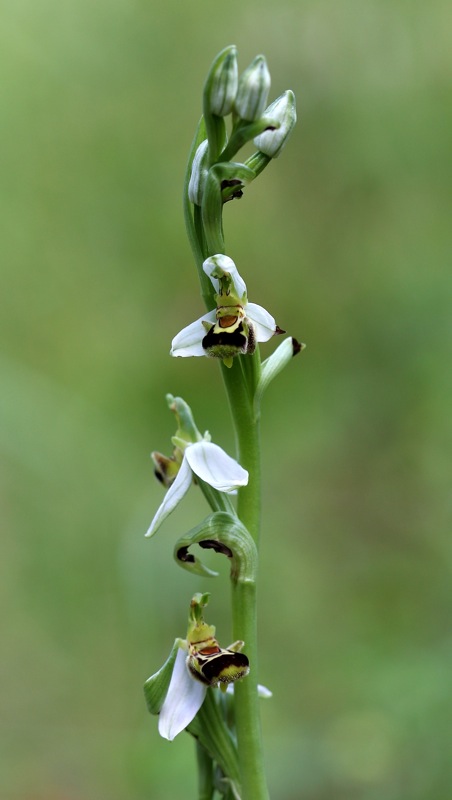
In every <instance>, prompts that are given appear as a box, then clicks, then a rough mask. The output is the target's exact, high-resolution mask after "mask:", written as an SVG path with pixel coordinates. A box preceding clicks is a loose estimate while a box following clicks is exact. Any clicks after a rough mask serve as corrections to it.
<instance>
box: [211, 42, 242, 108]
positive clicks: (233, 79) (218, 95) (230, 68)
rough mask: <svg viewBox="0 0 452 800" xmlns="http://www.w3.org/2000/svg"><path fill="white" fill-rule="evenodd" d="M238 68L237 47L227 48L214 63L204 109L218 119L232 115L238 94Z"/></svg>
mask: <svg viewBox="0 0 452 800" xmlns="http://www.w3.org/2000/svg"><path fill="white" fill-rule="evenodd" d="M237 82H238V68H237V49H236V47H235V45H230V47H225V49H224V50H222V51H221V53H219V54H218V56H217V57H216V59H215V61H214V62H213V64H212V66H211V68H210V72H209V74H208V76H207V80H206V84H205V87H204V109H205V110H206V111H207V112H210V113H211V114H216V115H217V116H218V117H225V116H226V115H227V114H230V113H231V111H232V107H233V104H234V99H235V95H236V93H237Z"/></svg>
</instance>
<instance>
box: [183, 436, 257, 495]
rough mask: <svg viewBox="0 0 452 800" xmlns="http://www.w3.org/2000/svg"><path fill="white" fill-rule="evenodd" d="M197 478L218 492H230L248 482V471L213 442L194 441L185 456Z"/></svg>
mask: <svg viewBox="0 0 452 800" xmlns="http://www.w3.org/2000/svg"><path fill="white" fill-rule="evenodd" d="M185 459H186V460H187V462H188V463H189V465H190V467H191V469H192V471H193V472H194V473H195V475H197V476H198V478H201V480H202V481H205V482H206V483H208V484H209V485H210V486H212V487H213V488H214V489H217V490H218V491H219V492H227V493H232V492H234V491H235V489H237V488H239V487H240V486H246V485H247V483H248V472H247V471H246V469H243V467H241V466H240V464H239V463H238V462H237V461H236V460H235V459H234V458H231V456H228V454H227V453H225V451H224V450H222V448H221V447H219V446H218V445H217V444H213V442H195V444H190V445H188V447H187V448H186V450H185V458H184V460H185Z"/></svg>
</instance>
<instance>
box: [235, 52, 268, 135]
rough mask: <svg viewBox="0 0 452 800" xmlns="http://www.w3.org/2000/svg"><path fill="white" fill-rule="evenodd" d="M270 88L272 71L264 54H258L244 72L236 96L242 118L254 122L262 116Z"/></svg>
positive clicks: (236, 108) (236, 107) (237, 107)
mask: <svg viewBox="0 0 452 800" xmlns="http://www.w3.org/2000/svg"><path fill="white" fill-rule="evenodd" d="M269 89H270V73H269V71H268V67H267V62H266V60H265V58H264V56H256V58H255V59H254V61H252V62H251V64H250V65H249V67H247V69H246V70H245V71H244V72H242V74H241V76H240V79H239V85H238V89H237V96H236V98H235V104H234V105H235V110H236V112H237V114H238V115H239V117H240V118H241V119H244V120H247V121H248V122H253V121H254V120H255V119H259V117H260V116H261V114H262V112H263V110H264V108H265V104H266V102H267V97H268V92H269Z"/></svg>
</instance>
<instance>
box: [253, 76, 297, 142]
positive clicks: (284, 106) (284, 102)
mask: <svg viewBox="0 0 452 800" xmlns="http://www.w3.org/2000/svg"><path fill="white" fill-rule="evenodd" d="M263 116H264V118H265V117H268V119H269V127H268V128H267V129H266V130H265V131H263V132H262V133H260V134H259V136H256V138H255V139H254V144H255V145H256V147H257V148H258V150H260V151H261V153H264V154H265V155H266V156H269V157H270V158H277V157H278V156H279V154H280V152H281V150H282V149H283V147H284V146H285V144H286V142H287V140H288V138H289V136H290V134H291V133H292V130H293V127H294V125H295V123H296V121H297V110H296V106H295V95H294V93H293V92H292V91H291V90H290V89H288V90H287V91H286V92H284V94H282V95H281V96H280V97H278V98H277V100H275V101H274V102H273V103H272V104H271V105H269V106H268V108H266V109H265V113H264V115H263ZM275 122H279V123H280V124H279V127H278V128H276V127H274V123H275Z"/></svg>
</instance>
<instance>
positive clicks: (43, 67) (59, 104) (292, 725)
mask: <svg viewBox="0 0 452 800" xmlns="http://www.w3.org/2000/svg"><path fill="white" fill-rule="evenodd" d="M0 13H1V25H0V74H1V79H0V103H1V122H0V131H1V133H0V136H1V142H0V145H1V146H0V165H1V166H0V176H1V177H0V192H1V201H0V202H1V205H0V211H1V213H0V227H1V245H0V250H1V256H0V259H1V286H2V289H1V315H0V328H1V357H0V409H1V412H0V413H1V427H0V446H1V454H2V460H1V489H0V491H1V529H2V530H1V542H2V544H1V560H0V598H1V605H0V609H1V611H0V613H1V658H0V687H1V691H0V726H1V727H0V736H1V764H0V797H1V798H2V799H3V798H4V800H13V799H14V800H126V799H127V800H149V798H152V800H177V799H178V798H191V797H195V796H196V780H195V774H194V768H193V744H192V741H191V739H190V737H188V736H185V735H182V736H180V737H179V738H178V739H176V740H175V742H174V743H172V744H169V743H168V742H166V741H163V740H161V739H160V738H159V736H158V734H157V725H156V720H155V719H154V718H151V717H149V716H148V715H147V713H146V710H145V706H144V701H143V695H142V684H143V682H144V680H145V679H146V678H147V677H148V675H150V674H151V673H152V672H154V671H155V670H156V669H157V668H158V667H159V666H160V665H161V663H162V662H163V660H164V659H165V658H166V656H167V654H168V652H169V649H170V647H171V644H172V642H173V639H174V637H175V636H177V635H183V633H184V629H185V619H186V612H187V603H188V602H189V599H190V597H191V595H192V593H193V592H195V591H205V590H210V591H211V592H212V599H211V605H210V617H209V618H210V619H211V620H212V621H215V623H216V625H217V631H218V634H219V637H220V639H221V641H224V642H225V643H227V642H228V641H229V639H230V633H231V631H230V619H229V612H228V578H227V567H226V566H224V565H223V564H221V563H220V565H219V568H220V571H221V576H220V578H218V579H217V580H216V581H211V582H210V583H209V581H207V580H196V579H195V578H194V577H193V576H191V575H190V574H188V573H186V572H184V571H182V570H180V569H179V568H178V567H177V566H176V565H175V563H174V562H173V561H172V549H173V545H174V542H175V539H176V537H177V535H178V534H180V533H182V532H184V531H185V530H187V529H188V527H191V526H192V525H194V524H196V523H197V522H198V521H199V520H200V518H201V516H202V515H204V513H205V506H204V504H203V500H202V498H201V496H198V493H197V492H196V491H192V492H190V494H189V496H188V497H187V499H186V501H185V502H184V505H183V507H181V508H180V509H178V510H177V512H176V513H175V514H174V515H173V517H172V518H171V519H170V520H168V522H167V524H166V525H165V528H164V529H163V530H162V531H161V533H160V535H159V536H158V537H156V539H155V540H152V541H151V542H150V541H148V540H145V539H144V538H143V533H144V531H145V530H146V527H147V525H148V524H149V522H150V519H151V518H152V515H153V513H154V511H155V509H156V506H157V504H158V503H159V502H160V500H161V497H162V488H161V486H160V485H159V484H158V483H157V482H156V481H155V480H154V478H153V474H152V468H151V463H150V461H149V452H150V451H151V450H152V449H159V450H161V451H163V452H168V451H169V437H170V436H171V435H172V433H173V427H174V426H173V419H172V416H171V414H170V413H169V411H168V409H167V407H166V403H165V393H166V392H172V393H173V394H179V395H181V396H183V397H184V398H185V399H186V400H187V401H188V402H189V403H190V404H191V405H192V407H193V409H194V411H195V414H196V418H197V421H198V425H199V427H200V428H201V429H209V430H210V431H211V433H212V435H213V437H214V438H215V440H216V441H217V442H219V443H220V444H222V445H223V446H224V447H226V448H227V449H229V450H230V451H231V449H232V444H231V425H230V419H229V412H228V409H227V405H226V401H225V398H224V396H223V394H222V384H221V379H220V375H219V370H218V368H217V365H216V364H215V363H214V362H213V361H210V360H208V359H186V360H177V361H176V360H172V359H170V358H169V357H168V349H169V342H170V339H171V338H172V336H173V335H174V334H175V333H176V332H177V331H178V330H179V329H180V328H181V327H182V326H183V325H185V324H187V323H188V322H190V321H191V320H192V319H194V318H195V317H196V316H198V315H199V314H200V313H201V312H202V305H201V300H200V296H199V289H198V285H197V280H196V275H195V270H194V265H193V262H192V258H191V254H190V250H189V246H188V243H187V241H186V238H185V233H184V227H183V219H182V212H181V199H180V198H181V185H182V180H183V174H184V168H185V162H186V157H187V153H188V149H189V146H190V143H191V140H192V136H193V133H194V129H195V126H196V124H197V121H198V118H199V115H200V109H201V105H200V97H201V89H202V84H203V81H204V77H205V74H206V71H207V69H208V67H209V65H210V63H211V61H212V59H213V57H214V56H215V54H216V53H217V52H218V51H219V50H220V49H222V48H223V47H224V46H225V45H227V44H231V43H235V44H236V45H237V46H238V48H239V64H240V68H241V69H243V68H245V67H246V66H247V64H248V63H249V62H250V61H251V59H252V58H253V57H254V56H255V55H256V54H257V53H260V52H262V53H264V54H265V55H266V56H267V59H268V62H269V66H270V70H271V74H272V92H271V99H273V98H275V97H276V96H277V95H279V94H280V93H281V92H282V91H283V90H284V89H286V88H292V89H293V90H294V91H295V93H296V95H297V98H298V108H299V126H298V127H297V130H296V132H295V133H294V135H293V138H292V140H291V142H290V145H289V146H288V148H287V149H286V150H285V152H284V153H283V155H282V156H281V158H280V159H279V160H278V161H277V162H275V163H273V164H272V165H271V166H270V167H269V168H268V169H267V170H266V171H265V172H264V173H263V175H262V176H261V177H260V178H259V180H258V181H256V183H255V184H253V185H252V186H251V187H250V188H249V190H248V191H247V192H246V194H245V196H244V198H243V199H242V200H241V201H234V202H233V203H230V204H228V206H227V207H226V209H225V230H226V239H227V244H228V252H229V253H230V255H232V256H233V257H234V259H235V260H236V262H237V264H238V266H239V269H240V270H241V271H242V273H243V275H244V276H245V278H246V280H247V283H248V288H249V290H250V294H251V297H252V299H254V300H255V301H256V302H259V303H261V304H263V305H264V306H266V307H268V308H269V309H270V310H271V311H272V312H273V313H274V314H275V316H276V317H277V320H278V322H279V324H280V325H281V326H282V327H284V328H285V329H286V330H287V331H288V332H289V333H291V334H293V335H295V336H296V337H297V338H299V339H301V340H303V341H305V342H306V343H307V345H308V347H307V349H306V351H305V353H303V355H302V356H301V357H299V358H298V359H297V360H296V361H294V362H293V364H291V366H290V369H287V370H286V371H285V373H284V374H283V375H282V376H281V377H280V379H279V381H278V382H277V383H275V384H273V385H272V386H271V388H270V389H269V391H268V393H267V396H266V398H265V404H264V416H263V441H264V445H263V464H264V468H263V470H264V471H263V475H264V503H263V511H264V530H263V544H262V570H261V584H260V586H261V588H260V648H261V658H260V680H261V682H262V683H264V684H266V685H267V686H270V687H271V688H272V690H273V692H274V697H273V700H271V701H267V702H266V703H264V704H263V709H262V712H263V724H264V733H265V741H266V750H267V754H268V774H269V780H270V785H271V794H272V798H274V800H355V798H356V800H358V799H359V800H382V798H384V800H431V799H432V798H435V800H448V798H450V791H451V789H450V787H451V784H452V765H451V761H450V730H451V720H452V702H451V650H452V636H451V624H450V623H451V603H450V567H451V549H450V536H449V534H450V521H451V513H450V512H451V505H450V495H449V484H450V455H451V446H450V445H451V421H450V418H451V415H450V397H451V388H452V387H451V380H450V344H451V337H450V290H451V281H450V277H449V274H450V273H449V271H448V269H447V268H448V262H449V253H450V230H451V211H452V208H451V194H450V187H451V179H452V162H451V150H450V148H451V127H452V126H451V122H452V119H451V118H452V105H451V102H450V98H451V93H450V92H451V84H452V80H451V77H452V34H451V31H452V11H451V7H450V4H449V3H447V2H445V0H431V2H429V3H422V2H417V1H416V0H412V2H404V0H387V1H386V0H380V2H378V1H377V0H337V2H334V1H333V0H299V1H298V0H280V2H278V3H271V2H268V0H259V2H257V0H248V2H238V0H230V2H228V3H227V4H221V5H220V4H216V5H215V4H212V3H211V2H207V0H196V1H195V2H192V3H179V2H174V0H166V1H165V2H157V1H156V0H146V1H145V0H108V2H107V0H94V2H93V0H61V2H56V0H39V2H36V0H6V2H4V3H2V9H1V12H0ZM262 349H263V351H264V355H265V354H268V353H269V352H270V351H271V349H272V343H269V344H267V345H264V346H263V348H262ZM212 557H213V558H215V556H212ZM216 558H217V561H220V562H221V559H220V558H219V557H218V556H217V557H216ZM215 563H217V562H215Z"/></svg>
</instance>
